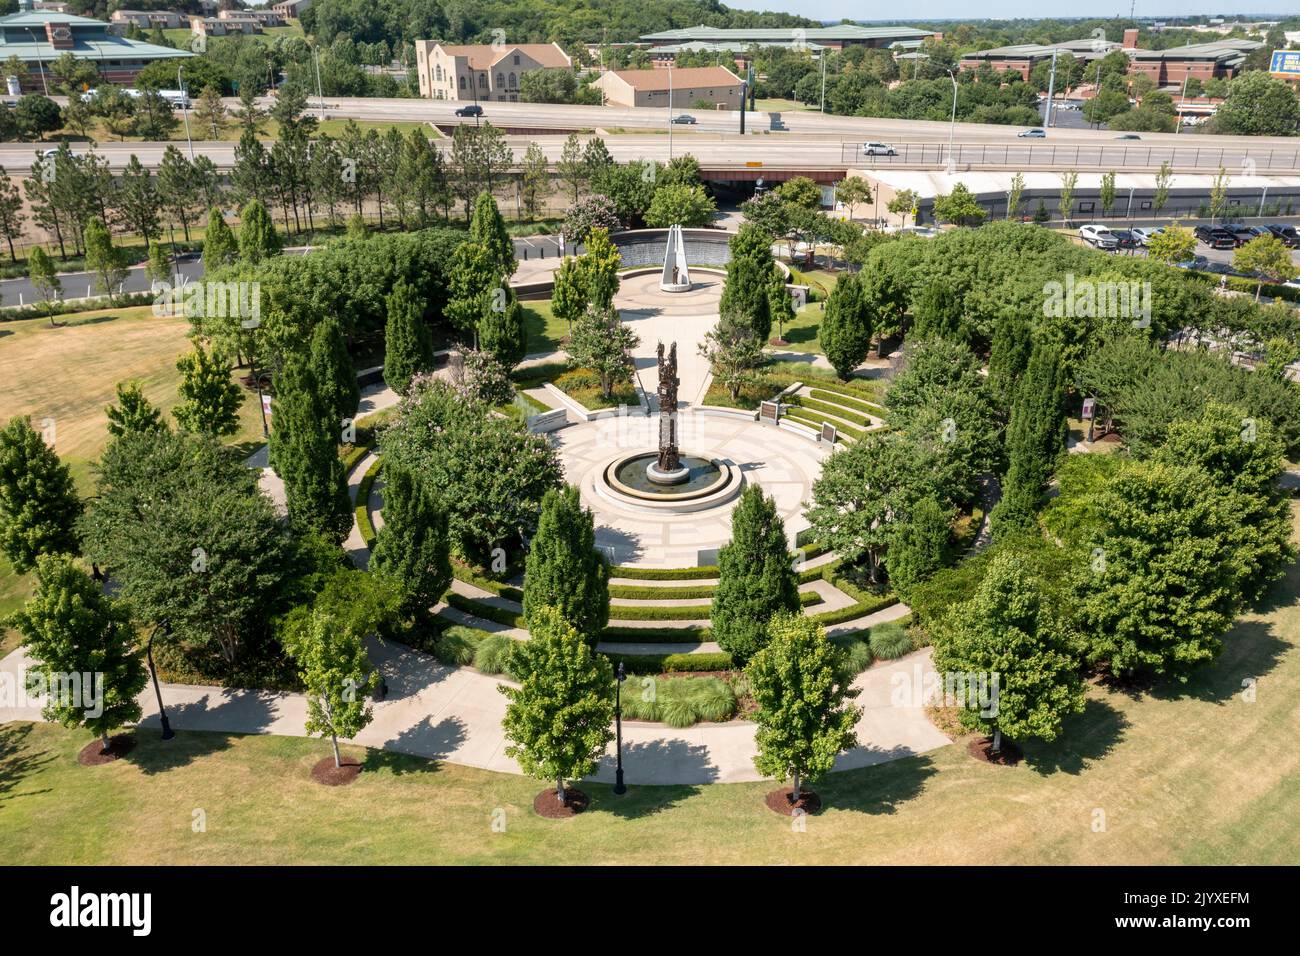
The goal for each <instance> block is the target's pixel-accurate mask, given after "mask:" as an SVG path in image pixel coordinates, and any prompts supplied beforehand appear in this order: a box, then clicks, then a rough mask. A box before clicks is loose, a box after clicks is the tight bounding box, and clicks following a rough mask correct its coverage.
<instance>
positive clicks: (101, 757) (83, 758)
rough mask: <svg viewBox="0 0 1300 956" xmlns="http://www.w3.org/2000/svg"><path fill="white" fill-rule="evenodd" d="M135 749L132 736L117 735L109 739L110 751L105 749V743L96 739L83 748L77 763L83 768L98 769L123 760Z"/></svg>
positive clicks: (78, 755)
mask: <svg viewBox="0 0 1300 956" xmlns="http://www.w3.org/2000/svg"><path fill="white" fill-rule="evenodd" d="M134 747H135V737H134V736H133V735H131V734H117V735H116V736H113V737H109V738H108V749H107V750H105V749H104V744H103V742H102V741H101V740H100V739H99V738H98V737H96V738H95V739H94V740H92V741H91V742H90V743H88V744H86V746H84V747H82V748H81V753H79V754H77V763H79V764H81V765H82V766H83V767H96V766H99V765H100V764H102V763H112V762H113V761H114V760H121V759H122V758H123V757H125V756H126V755H127V754H129V753H130V752H131V750H132V749H133V748H134Z"/></svg>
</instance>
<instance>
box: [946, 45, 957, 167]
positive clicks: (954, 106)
mask: <svg viewBox="0 0 1300 956" xmlns="http://www.w3.org/2000/svg"><path fill="white" fill-rule="evenodd" d="M948 79H950V80H952V118H951V119H950V120H949V121H948V174H949V175H952V173H953V171H954V170H955V169H956V168H957V167H956V162H955V159H954V157H953V155H952V135H953V132H954V131H955V130H956V129H957V77H956V76H955V75H953V72H952V70H949V71H948Z"/></svg>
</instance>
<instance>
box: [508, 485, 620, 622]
mask: <svg viewBox="0 0 1300 956" xmlns="http://www.w3.org/2000/svg"><path fill="white" fill-rule="evenodd" d="M544 607H550V608H554V609H555V610H556V611H558V612H559V614H560V615H561V616H562V617H563V618H564V619H565V620H566V621H567V622H568V623H569V624H570V625H572V626H573V627H574V628H575V629H576V630H577V632H578V633H579V634H581V635H582V636H583V638H584V639H585V640H587V642H588V643H590V644H591V646H592V647H595V646H596V643H597V642H598V641H599V640H600V632H601V631H603V630H604V629H605V625H606V624H608V623H609V563H608V562H607V561H606V560H605V556H604V555H603V554H601V553H600V552H599V551H597V550H596V529H595V523H594V522H593V520H592V516H591V511H590V510H588V509H587V508H584V507H583V506H582V501H581V499H580V498H579V496H578V489H577V488H575V487H574V486H573V485H565V486H564V487H563V488H559V489H552V490H550V491H548V492H546V494H545V495H543V497H542V511H541V515H540V517H539V518H538V519H537V533H536V534H535V535H533V539H532V541H531V542H530V543H529V546H528V557H527V558H526V559H525V565H524V619H525V621H527V622H529V627H531V626H532V622H533V621H534V620H535V619H536V617H537V613H538V609H539V608H544Z"/></svg>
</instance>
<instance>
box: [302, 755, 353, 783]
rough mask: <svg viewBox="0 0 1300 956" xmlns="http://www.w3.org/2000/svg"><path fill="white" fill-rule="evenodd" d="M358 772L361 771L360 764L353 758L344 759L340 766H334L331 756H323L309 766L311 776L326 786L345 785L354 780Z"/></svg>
mask: <svg viewBox="0 0 1300 956" xmlns="http://www.w3.org/2000/svg"><path fill="white" fill-rule="evenodd" d="M359 773H361V764H359V763H357V762H356V761H353V760H344V761H343V765H342V766H341V767H336V766H334V758H333V757H325V758H323V759H322V760H319V761H317V763H316V766H314V767H312V768H311V778H312V779H313V780H315V781H316V782H317V783H323V784H325V786H327V787H345V786H347V785H348V784H350V783H351V782H352V781H353V780H356V779H357V774H359Z"/></svg>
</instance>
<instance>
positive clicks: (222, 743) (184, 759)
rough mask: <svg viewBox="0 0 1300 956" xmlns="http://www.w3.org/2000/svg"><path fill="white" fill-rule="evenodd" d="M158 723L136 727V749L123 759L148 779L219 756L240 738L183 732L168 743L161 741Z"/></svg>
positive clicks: (189, 731) (220, 732)
mask: <svg viewBox="0 0 1300 956" xmlns="http://www.w3.org/2000/svg"><path fill="white" fill-rule="evenodd" d="M157 720H158V719H157V717H154V718H153V721H154V723H153V725H152V726H145V725H144V724H141V725H139V726H137V727H136V728H135V746H134V747H132V748H131V750H130V751H129V752H128V753H127V754H126V756H125V757H124V758H123V759H124V760H125V761H126V762H127V763H129V764H131V765H133V766H135V767H136V768H138V769H139V770H140V772H141V773H143V774H146V775H148V776H152V775H153V774H156V773H166V772H167V771H169V770H175V769H176V768H178V767H184V766H187V765H189V764H191V763H194V762H196V761H198V760H201V759H203V758H204V757H209V756H211V755H212V754H215V753H220V752H221V751H223V750H227V749H229V748H230V742H231V740H232V739H233V738H234V737H236V736H242V735H239V734H231V733H227V732H223V731H202V730H183V731H178V732H177V734H176V736H175V737H173V738H172V739H171V740H163V739H162V732H161V730H160V729H159V725H158V722H157Z"/></svg>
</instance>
